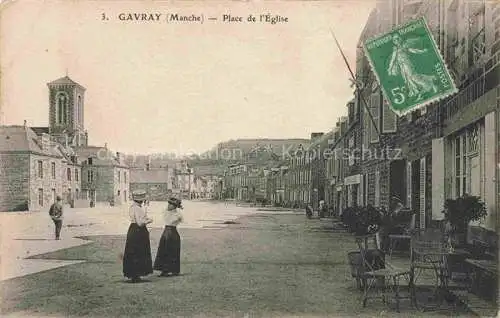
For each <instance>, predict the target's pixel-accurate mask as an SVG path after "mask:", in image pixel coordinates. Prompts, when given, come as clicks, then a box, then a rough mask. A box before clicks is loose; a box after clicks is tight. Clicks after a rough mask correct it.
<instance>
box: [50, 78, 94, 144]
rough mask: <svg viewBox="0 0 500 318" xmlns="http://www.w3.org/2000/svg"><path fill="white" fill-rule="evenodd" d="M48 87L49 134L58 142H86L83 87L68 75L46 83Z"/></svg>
mask: <svg viewBox="0 0 500 318" xmlns="http://www.w3.org/2000/svg"><path fill="white" fill-rule="evenodd" d="M47 86H48V89H49V134H50V135H51V136H52V138H53V139H54V140H55V141H57V142H58V143H60V144H63V145H64V144H67V143H68V140H69V141H70V144H71V145H73V146H85V145H87V144H88V134H87V132H86V131H85V122H84V114H85V111H84V98H85V88H84V87H83V86H81V85H80V84H78V83H77V82H75V81H73V80H72V79H71V78H69V77H68V76H65V77H62V78H59V79H57V80H55V81H53V82H50V83H48V84H47Z"/></svg>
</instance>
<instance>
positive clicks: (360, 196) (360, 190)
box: [358, 175, 364, 206]
mask: <svg viewBox="0 0 500 318" xmlns="http://www.w3.org/2000/svg"><path fill="white" fill-rule="evenodd" d="M363 181H364V175H361V178H360V180H359V184H358V206H363V189H364V183H363Z"/></svg>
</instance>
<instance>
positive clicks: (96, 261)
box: [1, 202, 466, 317]
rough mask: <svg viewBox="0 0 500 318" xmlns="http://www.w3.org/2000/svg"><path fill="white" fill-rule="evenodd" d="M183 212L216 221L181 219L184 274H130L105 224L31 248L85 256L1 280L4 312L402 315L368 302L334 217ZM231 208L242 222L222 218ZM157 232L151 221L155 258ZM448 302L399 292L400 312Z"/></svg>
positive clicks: (192, 205)
mask: <svg viewBox="0 0 500 318" xmlns="http://www.w3.org/2000/svg"><path fill="white" fill-rule="evenodd" d="M105 210H106V209H105ZM105 210H103V211H105ZM107 210H110V211H116V209H110V208H107ZM188 211H189V212H188ZM209 211H212V212H209ZM214 211H219V212H218V213H219V217H218V219H217V218H216V217H215V214H214ZM68 214H69V213H68ZM103 214H106V213H105V212H103ZM186 214H188V215H191V216H190V217H188V219H189V218H191V219H192V220H195V219H196V218H195V217H194V215H196V214H197V215H198V219H201V218H204V219H205V218H207V219H208V218H211V219H212V220H213V222H212V223H211V224H205V225H204V226H206V228H202V227H198V228H195V227H194V226H191V227H190V226H189V224H186V225H185V227H184V228H182V227H181V228H180V230H179V231H180V234H181V237H182V256H181V257H182V260H181V272H182V275H181V276H179V277H172V278H160V277H157V273H155V274H153V275H151V276H149V277H148V281H147V282H144V283H141V284H129V283H127V282H126V281H125V279H124V278H123V277H122V273H121V271H122V264H121V258H120V256H121V253H122V252H123V248H124V244H125V236H124V234H120V235H118V233H117V232H118V230H119V229H122V227H121V226H119V227H114V228H113V227H108V230H109V231H110V233H109V234H110V235H102V234H103V233H100V234H101V235H96V236H89V237H86V238H85V239H88V240H91V241H92V242H90V243H89V244H86V245H82V246H77V247H70V248H67V249H62V250H58V251H55V252H52V253H48V254H43V255H37V256H34V257H32V258H35V259H45V260H65V261H83V262H80V263H78V264H73V265H68V266H64V267H60V268H54V269H51V270H48V271H44V272H40V273H35V274H31V275H27V276H23V277H18V278H14V279H8V280H5V281H3V282H2V283H1V285H2V293H3V295H4V299H3V306H2V307H3V312H2V315H7V316H16V317H17V316H20V315H35V316H58V317H59V316H99V317H103V316H120V317H121V316H134V317H138V316H167V315H169V316H170V315H172V316H196V315H198V316H200V315H201V316H233V317H234V316H236V317H240V316H241V317H243V316H245V315H251V316H321V317H325V316H330V317H331V316H335V317H346V316H366V317H373V316H399V315H398V313H396V312H395V311H393V310H391V309H390V308H387V307H386V306H384V305H383V303H382V302H381V301H378V300H372V301H370V302H369V303H368V306H367V307H366V308H363V307H362V303H361V298H360V297H361V296H362V292H361V291H360V290H357V289H356V287H355V283H354V281H353V280H352V279H351V277H350V272H349V267H348V265H347V252H348V251H351V250H356V247H355V245H354V241H353V238H352V236H351V234H348V233H342V232H340V231H334V230H333V229H332V221H331V220H328V219H324V220H318V219H311V220H307V219H306V218H305V217H304V215H303V213H301V212H259V211H257V210H256V209H255V208H250V207H246V208H243V207H236V206H235V205H225V204H223V203H217V204H212V203H202V202H199V203H197V202H187V204H186ZM238 214H239V215H241V216H240V217H239V218H237V219H236V217H235V215H238ZM229 216H232V219H233V220H235V221H234V223H235V224H229V225H223V224H221V223H224V222H222V221H223V220H225V219H229ZM80 222H83V219H82V220H80ZM187 223H189V222H187ZM117 224H120V222H117ZM65 230H67V229H65ZM122 230H123V229H122ZM123 231H125V230H123ZM123 233H125V232H123ZM80 234H81V233H80ZM67 235H68V233H67ZM159 236H160V229H159V228H157V227H153V229H152V230H151V248H152V253H153V258H154V257H155V254H156V248H157V246H158V238H159ZM66 239H67V238H66V237H65V238H64V239H63V240H62V241H61V242H63V241H64V240H66ZM450 308H451V307H447V308H445V309H444V310H443V311H441V312H430V313H429V312H426V313H421V312H419V311H417V310H415V309H413V308H411V307H410V304H409V302H407V301H402V304H401V314H402V315H405V316H412V317H417V316H422V317H423V316H429V315H431V316H432V315H434V316H436V315H437V316H439V315H445V316H449V315H450V314H452V313H453V315H466V314H465V313H459V312H452V310H453V309H450Z"/></svg>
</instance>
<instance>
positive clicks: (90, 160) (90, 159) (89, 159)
mask: <svg viewBox="0 0 500 318" xmlns="http://www.w3.org/2000/svg"><path fill="white" fill-rule="evenodd" d="M87 163H88V164H89V166H91V165H92V158H88V159H87Z"/></svg>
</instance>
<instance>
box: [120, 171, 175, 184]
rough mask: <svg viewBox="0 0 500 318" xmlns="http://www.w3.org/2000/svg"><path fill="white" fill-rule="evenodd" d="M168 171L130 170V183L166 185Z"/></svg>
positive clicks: (168, 176)
mask: <svg viewBox="0 0 500 318" xmlns="http://www.w3.org/2000/svg"><path fill="white" fill-rule="evenodd" d="M169 178H170V174H169V173H168V170H165V169H158V170H130V183H168V180H169Z"/></svg>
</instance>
